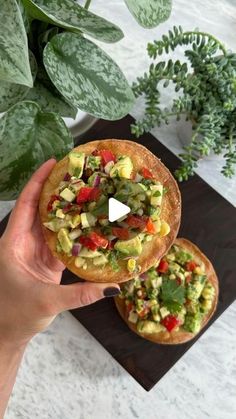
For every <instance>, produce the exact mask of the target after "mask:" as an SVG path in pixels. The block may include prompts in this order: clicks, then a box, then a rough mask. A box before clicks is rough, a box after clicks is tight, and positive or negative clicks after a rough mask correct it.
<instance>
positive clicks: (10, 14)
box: [0, 0, 33, 87]
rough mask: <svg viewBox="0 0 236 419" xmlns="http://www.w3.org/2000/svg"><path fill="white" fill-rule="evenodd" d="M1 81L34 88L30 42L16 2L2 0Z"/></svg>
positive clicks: (0, 6) (0, 5)
mask: <svg viewBox="0 0 236 419" xmlns="http://www.w3.org/2000/svg"><path fill="white" fill-rule="evenodd" d="M0 13H1V14H0V80H4V81H6V82H9V83H17V84H23V85H24V86H29V87H32V85H33V79H32V75H31V71H30V63H29V54H28V42H27V35H26V31H25V27H24V22H23V19H22V16H21V13H20V9H19V6H18V3H17V2H16V0H7V1H6V0H0Z"/></svg>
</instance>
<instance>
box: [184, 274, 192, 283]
mask: <svg viewBox="0 0 236 419" xmlns="http://www.w3.org/2000/svg"><path fill="white" fill-rule="evenodd" d="M191 279H192V274H189V275H188V276H186V277H185V282H186V284H189V282H191Z"/></svg>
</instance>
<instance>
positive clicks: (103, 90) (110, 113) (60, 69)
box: [43, 32, 134, 120]
mask: <svg viewBox="0 0 236 419" xmlns="http://www.w3.org/2000/svg"><path fill="white" fill-rule="evenodd" d="M43 60H44V65H45V68H46V70H47V73H48V75H49V77H50V78H51V80H52V82H53V84H54V85H55V86H56V88H57V89H58V90H59V92H60V93H61V94H62V95H63V96H64V97H65V98H66V100H67V101H68V102H69V103H71V104H73V105H74V106H75V107H77V108H79V109H81V110H83V111H85V112H88V113H90V114H92V115H94V116H97V117H99V118H104V119H110V120H115V119H120V118H122V117H123V116H125V115H127V113H128V112H129V111H130V109H131V106H132V105H133V101H134V96H133V93H132V90H131V88H130V86H129V85H128V82H127V80H126V78H125V76H124V74H123V73H122V71H121V70H120V68H119V67H118V65H117V64H116V63H115V62H114V61H113V60H112V59H111V58H110V57H109V56H108V55H107V54H106V53H105V52H104V51H103V50H102V49H101V48H99V47H98V46H97V45H95V44H94V43H93V42H91V41H89V40H88V39H85V38H83V37H82V36H79V35H77V34H73V33H69V32H65V33H61V34H59V35H56V36H54V38H52V39H51V41H50V42H48V44H47V46H46V47H45V49H44V56H43Z"/></svg>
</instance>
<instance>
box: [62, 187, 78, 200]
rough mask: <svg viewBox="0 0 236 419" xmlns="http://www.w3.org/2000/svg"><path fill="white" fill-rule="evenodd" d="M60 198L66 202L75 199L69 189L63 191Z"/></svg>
mask: <svg viewBox="0 0 236 419" xmlns="http://www.w3.org/2000/svg"><path fill="white" fill-rule="evenodd" d="M60 196H61V197H62V198H63V199H64V200H65V201H67V202H72V201H73V200H74V199H75V194H74V193H73V192H72V191H71V190H70V189H69V188H65V189H63V191H62V192H61V193H60Z"/></svg>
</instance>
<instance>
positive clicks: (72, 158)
mask: <svg viewBox="0 0 236 419" xmlns="http://www.w3.org/2000/svg"><path fill="white" fill-rule="evenodd" d="M84 162H85V153H79V152H77V151H71V152H70V153H69V166H68V172H69V174H70V175H71V176H75V177H77V178H80V177H81V176H82V173H83V169H84Z"/></svg>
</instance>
